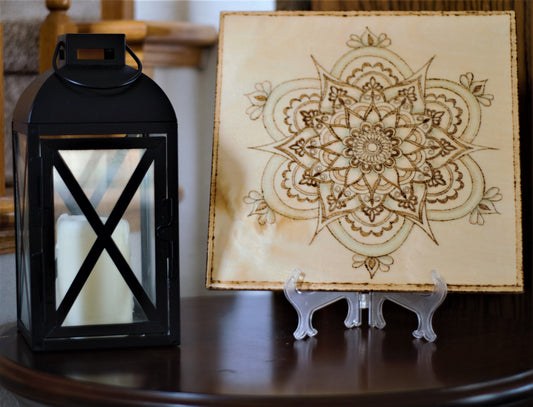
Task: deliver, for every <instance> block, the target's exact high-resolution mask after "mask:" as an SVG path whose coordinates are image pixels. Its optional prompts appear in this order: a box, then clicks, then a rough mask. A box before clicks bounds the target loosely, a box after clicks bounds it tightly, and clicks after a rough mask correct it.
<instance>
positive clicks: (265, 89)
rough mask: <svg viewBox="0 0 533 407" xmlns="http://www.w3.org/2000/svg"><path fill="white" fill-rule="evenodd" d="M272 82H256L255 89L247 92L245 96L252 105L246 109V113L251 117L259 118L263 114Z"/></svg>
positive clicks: (253, 118)
mask: <svg viewBox="0 0 533 407" xmlns="http://www.w3.org/2000/svg"><path fill="white" fill-rule="evenodd" d="M271 89H272V84H271V83H270V81H264V82H261V83H256V84H255V91H253V92H250V93H247V94H246V95H245V96H246V97H247V98H248V100H249V101H250V103H251V106H249V107H248V109H246V114H248V116H250V119H252V120H257V119H259V117H261V115H262V114H263V108H264V106H265V103H266V101H267V99H268V96H269V95H270V92H271Z"/></svg>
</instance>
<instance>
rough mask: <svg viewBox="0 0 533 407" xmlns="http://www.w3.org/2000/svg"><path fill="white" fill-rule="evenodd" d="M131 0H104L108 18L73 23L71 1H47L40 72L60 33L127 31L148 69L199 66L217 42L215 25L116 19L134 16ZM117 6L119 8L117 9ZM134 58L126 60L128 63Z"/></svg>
mask: <svg viewBox="0 0 533 407" xmlns="http://www.w3.org/2000/svg"><path fill="white" fill-rule="evenodd" d="M131 3H132V2H131V1H130V0H107V1H106V0H102V14H103V15H105V18H106V19H105V20H102V21H97V22H83V23H77V24H74V23H72V21H71V20H70V18H69V17H68V14H67V11H68V9H69V7H70V0H46V6H47V8H48V10H49V11H50V14H49V15H48V17H47V18H46V20H45V21H44V23H43V25H42V27H41V31H40V43H39V60H40V63H39V65H40V71H41V72H44V71H45V70H47V69H50V68H51V66H52V64H51V60H52V55H53V52H54V49H55V46H56V43H57V36H58V35H60V34H65V33H75V32H80V33H124V34H126V41H127V42H128V45H129V46H130V47H131V48H132V49H133V50H134V52H135V53H136V54H137V55H138V56H139V57H140V58H141V60H142V62H143V65H144V66H146V67H147V68H154V67H159V66H164V67H199V66H201V64H202V55H203V53H204V50H205V49H207V48H209V47H211V46H212V45H214V44H215V43H216V42H217V39H218V34H217V31H216V29H215V28H214V27H212V26H208V25H200V24H192V23H188V22H180V21H165V22H162V21H157V22H152V21H137V20H131V19H129V20H113V19H109V17H110V16H119V17H120V16H129V15H131V12H132V11H131V10H133V9H132V5H131ZM117 8H118V9H117ZM130 62H131V63H133V61H129V62H128V61H127V63H130Z"/></svg>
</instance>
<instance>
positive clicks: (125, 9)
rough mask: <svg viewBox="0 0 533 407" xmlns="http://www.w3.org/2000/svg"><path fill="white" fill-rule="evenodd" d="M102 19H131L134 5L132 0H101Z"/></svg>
mask: <svg viewBox="0 0 533 407" xmlns="http://www.w3.org/2000/svg"><path fill="white" fill-rule="evenodd" d="M100 4H101V6H100V10H101V15H102V20H104V21H106V20H133V19H134V18H135V17H134V14H135V10H134V9H135V7H134V4H133V0H101V2H100Z"/></svg>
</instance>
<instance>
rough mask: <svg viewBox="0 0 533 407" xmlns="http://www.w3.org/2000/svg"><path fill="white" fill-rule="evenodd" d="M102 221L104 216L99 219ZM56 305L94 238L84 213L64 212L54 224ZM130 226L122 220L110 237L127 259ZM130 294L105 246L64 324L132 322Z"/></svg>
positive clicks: (94, 235) (128, 256)
mask: <svg viewBox="0 0 533 407" xmlns="http://www.w3.org/2000/svg"><path fill="white" fill-rule="evenodd" d="M102 222H104V223H105V219H102ZM56 235H57V237H56V269H57V277H56V304H57V306H59V304H60V303H61V301H62V299H63V297H64V296H65V294H66V293H67V291H68V289H69V288H70V286H71V284H72V281H73V280H74V277H76V275H77V273H78V271H79V269H80V267H81V265H82V263H83V261H84V260H85V258H86V257H87V254H88V253H89V250H90V249H91V247H92V246H93V244H94V242H95V240H96V234H95V232H94V230H93V229H92V227H91V225H89V222H87V219H86V218H85V217H84V216H83V215H67V214H63V215H61V216H60V217H59V219H58V220H57V225H56ZM129 235H130V227H129V224H128V222H127V221H126V220H123V219H122V220H121V221H120V222H119V223H118V225H117V227H116V228H115V231H114V232H113V235H112V238H113V240H114V242H115V244H116V245H117V247H118V248H119V250H120V252H121V253H122V255H123V256H124V258H125V259H126V261H128V263H129V261H130V244H129ZM132 319H133V295H132V293H131V291H130V289H129V287H128V285H127V284H126V282H125V281H124V279H123V278H122V275H121V274H120V272H119V271H118V269H117V266H116V265H115V263H114V262H113V260H112V259H111V257H110V256H109V254H108V253H107V251H106V250H105V249H104V250H103V251H102V254H101V255H100V257H99V259H98V261H97V263H96V265H95V266H94V268H93V269H92V271H91V274H90V275H89V278H88V279H87V281H86V282H85V285H84V286H83V288H82V290H81V292H80V294H79V296H78V297H77V298H76V300H75V301H74V304H73V305H72V308H71V309H70V312H69V313H68V315H67V318H66V319H65V321H64V322H63V326H71V325H91V324H119V323H131V322H132Z"/></svg>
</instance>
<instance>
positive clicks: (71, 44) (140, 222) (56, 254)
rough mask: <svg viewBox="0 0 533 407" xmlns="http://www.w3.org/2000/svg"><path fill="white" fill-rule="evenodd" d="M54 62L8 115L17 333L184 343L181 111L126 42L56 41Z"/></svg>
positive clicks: (69, 344)
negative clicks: (128, 61) (180, 251)
mask: <svg viewBox="0 0 533 407" xmlns="http://www.w3.org/2000/svg"><path fill="white" fill-rule="evenodd" d="M126 51H128V52H129V53H130V54H131V56H132V57H133V58H134V59H135V60H136V62H137V63H138V65H139V66H138V69H134V68H132V67H129V66H127V65H126V64H125V57H126ZM53 64H54V69H52V70H50V71H48V72H45V73H44V74H42V75H40V76H39V77H37V79H36V80H35V81H34V82H33V83H32V84H31V85H30V86H29V87H28V88H27V89H26V90H25V92H24V93H23V94H22V96H21V97H20V99H19V101H18V103H17V106H16V108H15V112H14V114H13V155H14V174H15V205H16V229H17V313H18V328H19V331H20V332H21V333H22V335H23V336H24V337H25V338H26V340H27V342H28V343H29V344H30V346H31V348H32V349H33V350H55V349H73V348H78V349H79V348H96V347H125V346H152V345H170V344H178V342H179V278H178V182H177V175H178V174H177V123H176V116H175V113H174V110H173V108H172V106H171V104H170V102H169V100H168V98H167V97H166V95H165V94H164V92H163V91H162V90H161V88H160V87H159V86H157V85H156V84H155V82H153V81H152V80H151V79H150V78H148V77H147V76H146V75H144V74H142V73H141V70H142V67H141V63H140V61H139V60H138V58H137V57H136V56H135V54H134V53H133V52H132V51H131V50H130V49H129V48H128V47H127V45H126V43H125V37H124V35H122V34H67V35H65V36H61V37H60V38H59V42H58V45H57V48H56V52H55V55H54V60H53Z"/></svg>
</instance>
